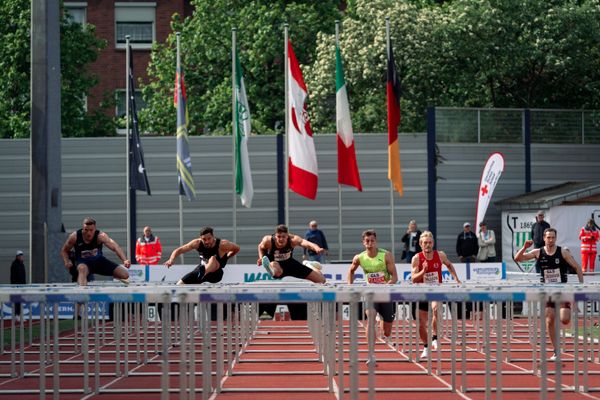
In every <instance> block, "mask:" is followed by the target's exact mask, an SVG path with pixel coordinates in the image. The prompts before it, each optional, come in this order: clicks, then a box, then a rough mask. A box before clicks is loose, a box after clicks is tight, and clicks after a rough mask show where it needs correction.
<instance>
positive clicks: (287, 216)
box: [283, 23, 290, 228]
mask: <svg viewBox="0 0 600 400" xmlns="http://www.w3.org/2000/svg"><path fill="white" fill-rule="evenodd" d="M283 38H284V41H285V45H284V49H285V50H284V54H285V63H284V67H285V142H284V143H285V144H284V147H285V149H284V150H283V155H284V160H283V164H284V168H285V186H284V187H285V203H284V207H285V224H286V225H288V228H289V223H290V210H289V209H290V177H289V173H290V171H289V166H288V162H289V160H288V157H289V155H288V151H289V149H288V146H289V136H290V126H289V116H290V115H289V114H290V110H289V108H290V100H289V98H288V95H289V93H288V84H289V82H288V80H289V79H290V77H289V64H290V62H289V60H288V24H287V23H286V24H283Z"/></svg>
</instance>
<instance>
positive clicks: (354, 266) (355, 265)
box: [347, 254, 360, 283]
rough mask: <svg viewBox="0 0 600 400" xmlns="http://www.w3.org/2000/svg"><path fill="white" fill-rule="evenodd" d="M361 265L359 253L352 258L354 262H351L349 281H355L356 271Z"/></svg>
mask: <svg viewBox="0 0 600 400" xmlns="http://www.w3.org/2000/svg"><path fill="white" fill-rule="evenodd" d="M358 267H360V260H359V258H358V254H357V255H355V256H354V258H353V259H352V264H350V269H349V270H348V277H347V280H348V283H354V273H355V272H356V270H357V269H358Z"/></svg>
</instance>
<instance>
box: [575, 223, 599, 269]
mask: <svg viewBox="0 0 600 400" xmlns="http://www.w3.org/2000/svg"><path fill="white" fill-rule="evenodd" d="M598 239H600V233H599V232H598V228H596V224H595V223H594V220H593V219H592V218H590V219H589V220H588V222H587V224H586V225H585V226H584V227H583V228H581V232H580V233H579V240H581V267H582V268H583V272H594V264H595V262H596V254H598V253H597V251H596V242H597V241H598Z"/></svg>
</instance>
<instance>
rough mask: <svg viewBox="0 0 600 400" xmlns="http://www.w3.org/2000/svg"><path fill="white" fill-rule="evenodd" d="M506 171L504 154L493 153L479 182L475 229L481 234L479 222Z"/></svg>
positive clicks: (483, 216)
mask: <svg viewBox="0 0 600 400" xmlns="http://www.w3.org/2000/svg"><path fill="white" fill-rule="evenodd" d="M503 171H504V156H503V155H502V154H500V153H492V154H491V155H490V156H489V158H488V160H487V162H486V163H485V167H483V172H482V173H481V181H480V183H479V196H478V198H477V214H476V217H475V226H476V227H477V230H476V231H475V232H476V234H477V235H479V223H480V222H481V221H483V219H484V218H485V213H486V212H487V209H488V206H489V204H490V201H491V200H492V194H493V193H494V189H495V188H496V184H497V183H498V180H499V179H500V175H502V172H503Z"/></svg>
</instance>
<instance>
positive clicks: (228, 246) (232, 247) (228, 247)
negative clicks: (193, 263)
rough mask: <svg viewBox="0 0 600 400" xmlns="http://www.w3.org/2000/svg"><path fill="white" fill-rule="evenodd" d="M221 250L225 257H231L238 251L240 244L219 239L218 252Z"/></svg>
mask: <svg viewBox="0 0 600 400" xmlns="http://www.w3.org/2000/svg"><path fill="white" fill-rule="evenodd" d="M221 252H223V254H225V255H227V258H231V257H233V256H235V255H236V254H237V253H239V252H240V246H238V245H237V244H236V243H233V242H230V241H229V240H225V239H221V246H220V248H219V253H221Z"/></svg>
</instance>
